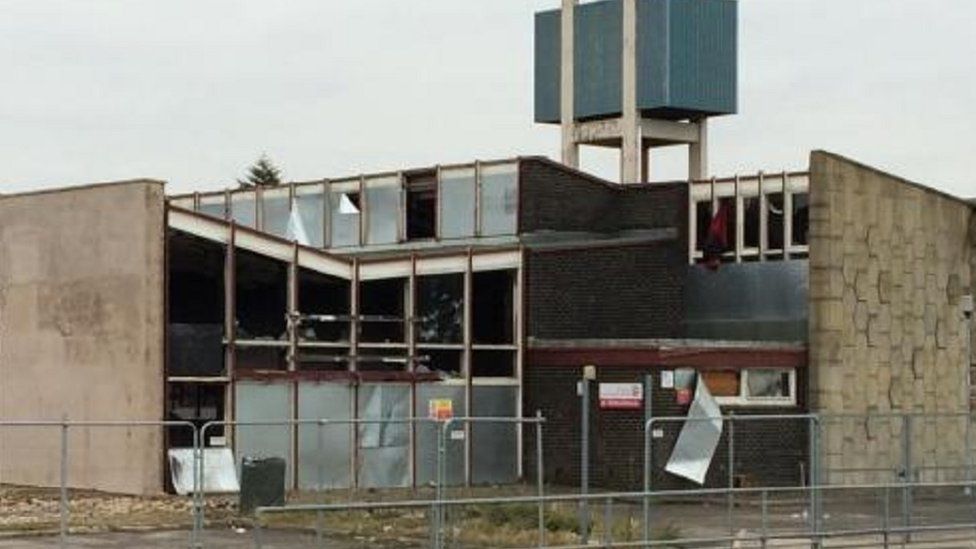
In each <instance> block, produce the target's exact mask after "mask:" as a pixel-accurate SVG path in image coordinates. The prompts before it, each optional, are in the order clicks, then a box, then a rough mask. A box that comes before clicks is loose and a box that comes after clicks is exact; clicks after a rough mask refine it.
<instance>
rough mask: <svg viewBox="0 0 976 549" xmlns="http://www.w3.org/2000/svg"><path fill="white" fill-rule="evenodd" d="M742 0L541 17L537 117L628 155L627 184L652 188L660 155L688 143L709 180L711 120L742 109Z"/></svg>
mask: <svg viewBox="0 0 976 549" xmlns="http://www.w3.org/2000/svg"><path fill="white" fill-rule="evenodd" d="M736 33H737V5H736V0H599V1H596V2H587V3H583V4H580V3H579V2H578V1H577V0H562V8H561V9H558V10H551V11H543V12H539V13H537V14H536V18H535V120H536V122H541V123H548V124H560V126H561V127H562V161H563V163H564V164H567V165H569V166H572V167H574V168H576V167H579V146H580V145H595V146H602V147H611V148H618V149H620V179H621V182H622V183H633V182H637V181H648V180H649V176H650V173H649V172H650V169H649V167H650V151H651V149H653V148H655V147H664V146H669V145H688V156H689V158H688V174H689V177H690V178H692V179H703V178H705V177H707V176H708V118H709V117H712V116H717V115H722V114H733V113H735V112H736V104H737V94H736V84H737V74H736V57H737V44H736Z"/></svg>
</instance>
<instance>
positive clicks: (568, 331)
mask: <svg viewBox="0 0 976 549" xmlns="http://www.w3.org/2000/svg"><path fill="white" fill-rule="evenodd" d="M686 269H687V260H686V253H685V251H684V250H683V248H682V246H681V245H679V244H678V242H676V241H674V240H669V241H663V242H655V243H647V244H640V245H631V246H616V247H606V248H585V249H569V250H558V251H557V250H550V251H537V250H536V251H533V250H530V251H528V252H527V254H526V286H527V291H528V293H527V309H528V311H527V319H526V320H527V327H528V335H529V337H531V338H538V339H578V338H661V337H679V336H680V335H681V330H682V321H683V318H682V312H683V306H684V304H683V295H684V294H683V291H684V280H685V278H684V275H685V271H686Z"/></svg>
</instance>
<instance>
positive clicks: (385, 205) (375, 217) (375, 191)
mask: <svg viewBox="0 0 976 549" xmlns="http://www.w3.org/2000/svg"><path fill="white" fill-rule="evenodd" d="M365 192H366V210H367V215H366V219H367V226H366V243H367V244H394V243H396V242H397V240H399V230H398V227H399V226H400V202H401V200H402V196H401V195H402V189H401V187H400V177H399V176H391V177H378V178H374V179H367V180H366V183H365Z"/></svg>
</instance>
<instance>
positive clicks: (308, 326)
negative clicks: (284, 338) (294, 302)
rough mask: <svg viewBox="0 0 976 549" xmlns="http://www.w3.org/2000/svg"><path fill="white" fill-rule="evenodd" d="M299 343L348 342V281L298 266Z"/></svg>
mask: <svg viewBox="0 0 976 549" xmlns="http://www.w3.org/2000/svg"><path fill="white" fill-rule="evenodd" d="M298 312H299V314H301V315H302V317H301V319H300V320H299V322H300V324H299V330H298V339H299V341H349V326H350V319H349V282H348V281H346V280H342V279H340V278H336V277H334V276H329V275H327V274H323V273H319V272H316V271H312V270H309V269H304V268H301V267H299V269H298Z"/></svg>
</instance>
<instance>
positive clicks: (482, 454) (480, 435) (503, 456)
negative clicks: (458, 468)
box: [471, 385, 518, 484]
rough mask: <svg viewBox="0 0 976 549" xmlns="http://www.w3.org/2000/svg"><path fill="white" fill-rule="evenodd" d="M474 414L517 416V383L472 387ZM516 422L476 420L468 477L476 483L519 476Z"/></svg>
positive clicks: (515, 478) (512, 480)
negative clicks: (515, 385) (483, 421)
mask: <svg viewBox="0 0 976 549" xmlns="http://www.w3.org/2000/svg"><path fill="white" fill-rule="evenodd" d="M471 407H472V408H471V415H472V416H474V417H516V416H517V408H518V387H514V386H510V387H503V386H492V387H479V386H477V385H476V386H474V387H473V388H472V395H471ZM517 439H518V426H517V425H515V424H506V423H494V424H492V423H475V424H474V425H472V427H471V480H472V481H473V482H475V483H488V484H505V483H513V482H516V481H517V480H518V442H517Z"/></svg>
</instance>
